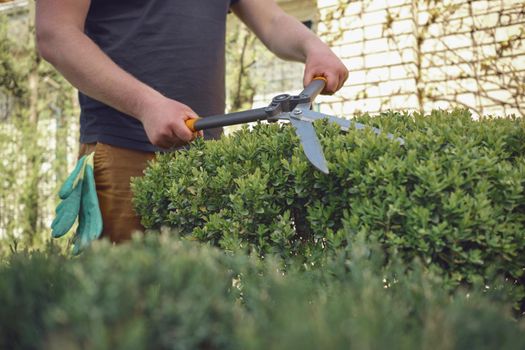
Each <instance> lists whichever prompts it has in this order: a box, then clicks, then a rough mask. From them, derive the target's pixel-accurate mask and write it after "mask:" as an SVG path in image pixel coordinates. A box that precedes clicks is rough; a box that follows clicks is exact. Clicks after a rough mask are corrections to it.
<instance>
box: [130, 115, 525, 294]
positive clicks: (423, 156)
mask: <svg viewBox="0 0 525 350" xmlns="http://www.w3.org/2000/svg"><path fill="white" fill-rule="evenodd" d="M356 121H359V122H361V123H365V124H368V125H370V126H375V127H378V128H381V129H382V130H384V131H386V132H391V133H393V134H395V135H396V136H400V137H402V138H404V140H405V146H401V145H399V144H398V143H397V142H394V141H392V140H390V139H388V138H387V137H385V136H379V137H378V136H376V135H375V134H374V133H373V132H371V131H364V132H363V131H358V130H350V131H349V132H348V133H341V132H340V131H339V129H338V128H337V126H335V125H327V124H326V123H324V122H321V123H317V124H316V128H317V133H318V136H319V138H320V140H321V144H322V146H323V149H324V152H325V156H326V158H327V160H328V163H329V165H328V167H329V170H330V174H329V175H324V174H322V173H321V172H319V171H316V170H315V169H314V168H313V167H312V166H311V165H310V164H309V162H308V161H307V159H306V158H305V156H304V154H303V152H302V149H301V148H300V145H299V141H298V139H297V137H296V136H295V134H294V131H293V128H292V127H290V126H288V125H277V124H272V125H268V124H261V125H257V126H256V127H254V128H253V130H248V129H247V128H244V129H243V130H241V131H240V132H238V133H236V134H234V135H232V136H230V137H225V138H222V139H221V140H219V141H212V142H204V141H200V140H199V141H197V142H195V144H194V146H193V147H191V149H190V150H188V151H181V152H176V153H173V154H165V155H159V156H158V158H157V160H156V161H155V162H153V163H152V164H151V166H150V167H149V169H147V171H146V173H145V176H144V177H142V178H137V179H136V180H135V181H134V183H133V189H134V192H135V206H136V209H137V212H138V213H139V214H140V215H141V216H142V222H143V224H144V225H145V226H146V227H148V228H154V229H158V228H160V227H162V226H168V227H170V228H172V229H174V230H175V231H176V232H178V233H179V234H181V235H183V236H190V237H192V238H194V239H197V240H200V241H205V242H210V243H211V244H213V245H217V246H220V247H222V248H224V249H226V250H229V251H237V250H245V251H254V252H256V253H257V254H258V255H260V256H264V255H265V254H268V253H272V254H278V255H280V256H281V257H283V259H284V260H285V261H288V262H289V261H294V260H298V261H299V262H300V263H304V264H305V266H311V265H316V264H320V263H322V262H323V260H324V259H325V258H326V257H327V256H329V255H331V254H333V252H335V251H338V250H341V249H343V250H344V249H347V247H348V246H349V245H351V244H352V241H353V237H355V235H356V234H357V233H360V232H361V233H364V234H366V235H368V236H370V237H373V238H374V240H377V241H379V242H381V243H382V244H383V245H384V247H385V248H386V249H387V250H388V251H389V252H397V254H400V256H401V257H403V258H404V259H405V260H406V261H412V260H413V259H414V258H419V259H421V260H422V261H423V262H424V263H425V264H426V265H427V266H429V267H431V268H432V269H436V270H437V271H441V272H442V273H443V275H444V276H446V284H447V285H449V286H452V287H454V286H457V285H458V284H460V283H462V282H467V283H477V282H481V281H483V280H485V279H486V278H487V277H488V276H493V275H502V276H504V277H505V278H508V279H510V280H511V281H512V282H514V283H516V284H517V285H518V286H519V287H518V288H517V289H516V291H515V293H516V295H514V298H515V300H521V298H522V297H523V295H524V294H525V293H524V290H525V289H524V285H525V279H524V267H525V192H524V182H525V158H524V155H525V126H524V125H525V124H524V122H523V120H521V119H518V118H502V119H491V118H486V119H481V120H479V121H475V120H472V118H471V116H470V114H469V113H468V112H466V111H460V110H458V111H453V112H451V113H446V112H439V111H435V112H433V113H432V114H431V115H429V116H422V115H418V114H414V115H406V114H399V113H385V114H381V115H379V116H377V117H370V116H368V115H362V116H358V117H357V118H356Z"/></svg>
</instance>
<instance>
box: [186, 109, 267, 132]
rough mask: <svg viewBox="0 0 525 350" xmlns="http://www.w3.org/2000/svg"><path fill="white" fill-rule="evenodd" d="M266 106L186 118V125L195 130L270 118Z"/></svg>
mask: <svg viewBox="0 0 525 350" xmlns="http://www.w3.org/2000/svg"><path fill="white" fill-rule="evenodd" d="M265 109H266V108H265V107H264V108H256V109H249V110H247V111H242V112H235V113H229V114H220V115H212V116H209V117H206V118H195V119H188V120H186V126H187V127H188V128H189V129H190V130H191V131H193V132H195V131H199V130H206V129H212V128H219V127H222V126H229V125H237V124H245V123H250V122H256V121H259V120H264V119H267V118H268V114H266V112H265Z"/></svg>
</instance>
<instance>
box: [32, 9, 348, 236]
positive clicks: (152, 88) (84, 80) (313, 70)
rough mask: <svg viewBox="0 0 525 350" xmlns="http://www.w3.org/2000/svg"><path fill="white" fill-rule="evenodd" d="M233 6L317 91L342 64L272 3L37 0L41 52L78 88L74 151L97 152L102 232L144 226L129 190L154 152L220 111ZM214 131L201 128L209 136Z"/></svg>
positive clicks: (339, 73) (338, 74) (342, 72)
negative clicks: (317, 81) (299, 65)
mask: <svg viewBox="0 0 525 350" xmlns="http://www.w3.org/2000/svg"><path fill="white" fill-rule="evenodd" d="M230 9H231V10H232V11H233V12H234V13H235V15H237V16H238V17H239V18H240V19H241V20H242V21H243V22H244V23H245V24H246V25H247V26H248V27H249V28H250V29H251V30H253V32H254V33H255V34H256V35H257V36H258V37H259V38H260V39H261V41H262V42H263V43H264V44H265V45H266V46H267V47H268V48H269V49H270V50H271V51H272V52H274V53H275V54H276V55H277V56H279V57H281V58H284V59H288V60H295V61H300V62H304V63H305V72H304V84H308V83H309V82H310V81H311V80H312V78H313V77H315V76H324V77H325V78H326V79H327V81H328V83H327V86H326V89H325V93H334V92H335V91H337V90H338V89H340V88H341V86H342V85H343V83H344V82H345V80H346V79H347V77H348V71H347V69H346V67H345V66H344V65H343V64H342V62H341V61H340V60H339V59H338V58H337V57H336V56H335V55H334V54H333V53H332V51H331V50H330V49H329V48H328V46H327V45H326V44H324V43H323V42H321V41H320V40H319V39H318V38H317V37H316V36H315V35H314V34H313V33H312V32H311V31H310V30H308V29H307V28H306V27H305V26H304V25H302V24H301V23H300V22H299V21H297V20H296V19H294V18H292V17H291V16H288V15H287V14H285V13H284V12H283V11H282V10H281V9H280V8H279V7H278V5H277V4H276V3H275V2H274V0H37V2H36V29H37V44H38V48H39V51H40V53H41V55H42V56H43V57H44V59H46V60H47V61H49V62H50V63H51V64H53V65H54V66H55V67H56V69H57V70H59V71H60V72H61V73H62V74H63V75H64V77H65V78H66V79H67V80H68V81H70V82H71V83H72V84H73V85H74V86H75V87H76V88H78V90H79V101H80V107H81V116H80V118H81V123H80V142H81V150H80V153H81V155H83V154H88V153H92V152H93V151H94V152H95V154H94V168H95V180H96V181H95V182H96V190H97V196H98V200H99V203H100V209H101V212H102V218H103V227H104V231H103V233H102V235H103V236H106V237H109V239H110V240H111V241H113V242H119V241H122V240H126V239H128V238H129V237H130V236H131V234H132V233H133V231H135V230H142V229H143V228H142V226H141V225H140V222H139V219H138V218H137V217H136V215H135V213H134V211H133V208H132V204H131V198H132V194H131V191H130V185H129V182H130V177H134V176H140V175H142V173H143V170H144V168H145V167H146V164H147V161H148V160H150V159H152V158H153V157H154V152H155V151H159V150H166V149H170V148H173V147H177V146H182V145H185V144H187V143H189V142H191V141H192V140H193V139H194V137H195V135H194V134H193V133H192V132H191V131H190V130H189V129H188V128H187V127H186V125H185V121H186V120H187V119H190V118H196V117H197V115H199V116H206V115H214V114H221V113H223V112H224V94H225V93H224V90H225V89H224V41H225V39H224V37H225V22H226V16H227V13H228V12H229V10H230ZM219 135H220V130H212V131H210V132H205V134H204V137H206V138H217V137H218V136H219Z"/></svg>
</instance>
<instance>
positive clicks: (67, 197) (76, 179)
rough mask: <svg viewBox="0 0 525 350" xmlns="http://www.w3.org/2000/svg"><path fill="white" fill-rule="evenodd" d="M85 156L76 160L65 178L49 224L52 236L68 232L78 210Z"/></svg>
mask: <svg viewBox="0 0 525 350" xmlns="http://www.w3.org/2000/svg"><path fill="white" fill-rule="evenodd" d="M86 159H87V156H83V157H82V158H80V160H79V161H78V162H77V165H76V166H75V169H73V172H71V174H70V175H69V177H68V178H67V179H66V181H65V182H64V184H63V185H62V187H61V188H60V191H59V192H58V196H59V197H60V199H61V200H62V201H61V202H60V203H59V204H58V206H57V207H56V209H55V219H54V220H53V223H52V224H51V229H52V230H53V231H52V233H51V235H52V236H53V238H59V237H62V236H63V235H65V234H66V233H68V232H69V230H70V229H71V227H72V226H73V224H74V223H75V221H76V219H77V216H78V212H79V211H80V200H81V196H82V184H83V182H84V172H85V168H86Z"/></svg>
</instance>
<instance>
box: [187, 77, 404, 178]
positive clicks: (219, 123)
mask: <svg viewBox="0 0 525 350" xmlns="http://www.w3.org/2000/svg"><path fill="white" fill-rule="evenodd" d="M326 82H327V80H326V78H324V77H316V78H314V79H313V80H312V82H311V83H310V84H308V86H306V87H305V88H304V90H303V91H302V92H301V93H300V94H299V95H296V96H292V95H288V94H281V95H277V96H275V97H274V98H273V99H272V102H271V103H270V104H269V105H268V106H267V107H262V108H255V109H250V110H246V111H241V112H235V113H229V114H222V115H215V116H209V117H205V118H196V119H188V120H187V121H186V125H187V126H188V128H189V129H190V130H192V131H193V132H196V131H200V130H206V129H211V128H217V127H223V126H229V125H237V124H245V123H250V122H256V121H263V120H265V121H268V122H275V121H278V120H286V121H289V122H290V124H292V125H293V127H294V128H295V132H296V134H297V136H298V137H299V140H300V141H301V145H302V147H303V151H304V154H305V155H306V157H307V158H308V160H309V161H310V163H312V165H313V166H315V167H316V168H317V169H319V170H320V171H322V172H323V173H325V174H328V166H327V164H326V159H325V156H324V153H323V150H322V148H321V143H320V142H319V139H318V138H317V134H316V133H315V129H314V126H313V122H314V121H316V120H319V119H327V120H328V121H330V122H333V123H336V124H337V125H339V126H340V127H341V130H343V131H348V130H349V129H350V128H351V127H352V126H353V127H355V128H356V129H360V130H362V129H366V128H370V129H371V130H372V131H373V132H374V133H376V134H378V135H379V134H381V130H379V129H377V128H374V127H368V126H366V125H364V124H361V123H356V122H353V121H350V120H348V119H343V118H338V117H334V116H331V115H327V114H324V113H320V112H315V111H313V110H312V109H311V108H312V103H313V101H314V99H315V98H316V97H317V95H319V93H320V92H321V91H323V89H324V88H325V85H326ZM386 135H387V137H388V138H391V139H395V140H396V141H398V142H399V143H401V144H404V141H403V139H401V138H396V137H395V136H394V135H392V134H386Z"/></svg>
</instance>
